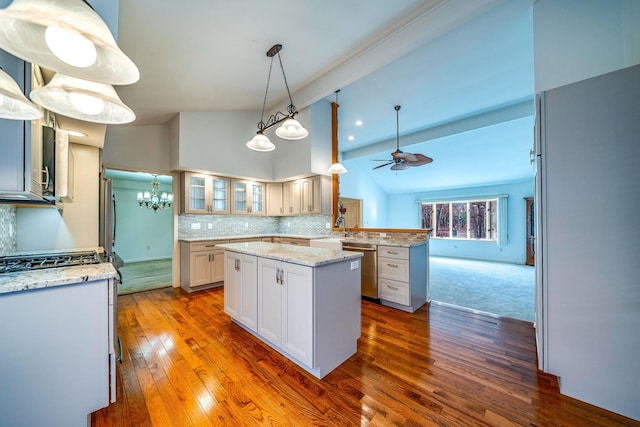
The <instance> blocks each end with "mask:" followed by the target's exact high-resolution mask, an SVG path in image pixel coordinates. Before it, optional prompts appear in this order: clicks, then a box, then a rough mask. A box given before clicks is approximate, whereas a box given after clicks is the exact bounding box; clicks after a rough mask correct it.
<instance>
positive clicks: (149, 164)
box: [102, 125, 170, 172]
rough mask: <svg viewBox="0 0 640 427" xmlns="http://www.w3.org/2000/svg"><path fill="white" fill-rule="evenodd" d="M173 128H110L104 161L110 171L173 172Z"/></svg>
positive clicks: (161, 126) (108, 129)
mask: <svg viewBox="0 0 640 427" xmlns="http://www.w3.org/2000/svg"><path fill="white" fill-rule="evenodd" d="M169 140H170V138H169V126H168V125H156V126H123V127H120V126H108V127H107V132H106V135H105V143H104V149H103V152H102V162H103V164H104V165H105V167H107V168H111V167H117V168H118V169H127V170H134V171H140V172H143V171H155V172H169V170H170V162H169V153H170V148H169Z"/></svg>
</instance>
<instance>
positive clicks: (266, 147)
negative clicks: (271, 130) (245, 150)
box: [247, 133, 276, 152]
mask: <svg viewBox="0 0 640 427" xmlns="http://www.w3.org/2000/svg"><path fill="white" fill-rule="evenodd" d="M247 147H249V148H250V149H252V150H254V151H262V152H265V151H273V150H275V149H276V146H275V145H273V142H271V141H270V140H269V138H267V137H266V136H265V135H263V134H261V133H258V134H256V136H254V137H253V138H251V141H249V142H247Z"/></svg>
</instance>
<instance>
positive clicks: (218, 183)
mask: <svg viewBox="0 0 640 427" xmlns="http://www.w3.org/2000/svg"><path fill="white" fill-rule="evenodd" d="M210 194H211V196H210V197H211V198H210V199H209V205H210V207H211V208H210V211H211V212H212V213H220V214H225V213H229V180H228V179H227V178H219V177H215V176H213V177H211V192H210Z"/></svg>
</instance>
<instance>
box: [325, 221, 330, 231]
mask: <svg viewBox="0 0 640 427" xmlns="http://www.w3.org/2000/svg"><path fill="white" fill-rule="evenodd" d="M324 228H326V229H327V230H328V229H330V228H331V223H330V222H327V223H326V224H325V225H324Z"/></svg>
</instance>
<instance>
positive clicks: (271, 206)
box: [267, 182, 284, 216]
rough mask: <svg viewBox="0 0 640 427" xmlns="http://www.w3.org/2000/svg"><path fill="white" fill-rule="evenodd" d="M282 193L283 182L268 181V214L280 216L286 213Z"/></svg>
mask: <svg viewBox="0 0 640 427" xmlns="http://www.w3.org/2000/svg"><path fill="white" fill-rule="evenodd" d="M282 195H283V193H282V183H281V182H268V183H267V215H269V216H280V215H283V214H284V205H283V202H284V201H283V198H282Z"/></svg>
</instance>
